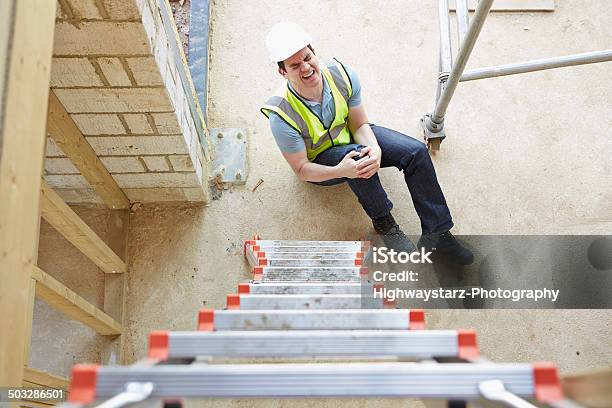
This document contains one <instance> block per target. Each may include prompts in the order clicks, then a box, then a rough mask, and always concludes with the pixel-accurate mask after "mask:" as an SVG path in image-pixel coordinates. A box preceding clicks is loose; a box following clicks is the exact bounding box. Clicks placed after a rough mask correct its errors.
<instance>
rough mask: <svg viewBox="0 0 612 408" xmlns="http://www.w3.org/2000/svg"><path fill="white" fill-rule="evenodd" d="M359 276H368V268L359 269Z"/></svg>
mask: <svg viewBox="0 0 612 408" xmlns="http://www.w3.org/2000/svg"><path fill="white" fill-rule="evenodd" d="M359 274H360V275H362V276H363V275H367V274H368V267H367V266H362V267H361V268H359Z"/></svg>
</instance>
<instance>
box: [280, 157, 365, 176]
mask: <svg viewBox="0 0 612 408" xmlns="http://www.w3.org/2000/svg"><path fill="white" fill-rule="evenodd" d="M355 156H359V153H358V152H355V151H353V152H349V153H348V154H347V155H346V156H344V158H343V159H342V161H341V162H340V163H338V164H337V165H335V166H324V165H322V164H317V163H312V162H310V161H309V160H308V157H307V156H306V150H302V151H301V152H297V153H283V157H284V158H285V160H287V163H289V165H290V166H291V168H292V169H293V171H294V172H295V174H296V176H297V177H298V178H299V179H300V180H302V181H313V182H318V181H326V180H331V179H335V178H343V177H347V178H357V177H358V176H357V166H358V162H356V161H355V160H354V159H353V157H355Z"/></svg>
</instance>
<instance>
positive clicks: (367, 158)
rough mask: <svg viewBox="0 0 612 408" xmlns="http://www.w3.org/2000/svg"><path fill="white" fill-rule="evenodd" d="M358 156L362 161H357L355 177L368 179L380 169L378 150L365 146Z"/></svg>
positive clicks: (379, 153)
mask: <svg viewBox="0 0 612 408" xmlns="http://www.w3.org/2000/svg"><path fill="white" fill-rule="evenodd" d="M359 156H361V157H363V158H362V159H359V160H357V162H356V163H357V177H360V178H365V179H369V178H370V177H372V176H373V175H374V174H376V172H377V171H378V170H379V169H380V159H381V151H380V148H379V147H378V148H373V147H372V146H366V147H364V148H363V149H361V152H360V153H359Z"/></svg>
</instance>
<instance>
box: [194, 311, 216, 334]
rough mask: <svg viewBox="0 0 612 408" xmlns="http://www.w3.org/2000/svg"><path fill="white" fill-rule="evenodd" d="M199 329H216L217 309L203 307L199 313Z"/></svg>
mask: <svg viewBox="0 0 612 408" xmlns="http://www.w3.org/2000/svg"><path fill="white" fill-rule="evenodd" d="M198 330H200V331H214V330H215V310H214V309H202V310H200V312H199V313H198Z"/></svg>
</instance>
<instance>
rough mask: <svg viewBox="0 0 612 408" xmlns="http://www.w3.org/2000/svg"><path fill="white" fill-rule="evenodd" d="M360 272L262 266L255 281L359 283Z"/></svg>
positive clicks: (327, 268)
mask: <svg viewBox="0 0 612 408" xmlns="http://www.w3.org/2000/svg"><path fill="white" fill-rule="evenodd" d="M360 271H361V268H360V267H316V266H310V267H301V268H289V267H283V266H261V267H255V268H254V274H255V280H261V281H263V282H330V281H331V282H359V281H360V276H361V275H360V273H361V272H360ZM258 276H259V277H260V279H258Z"/></svg>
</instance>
